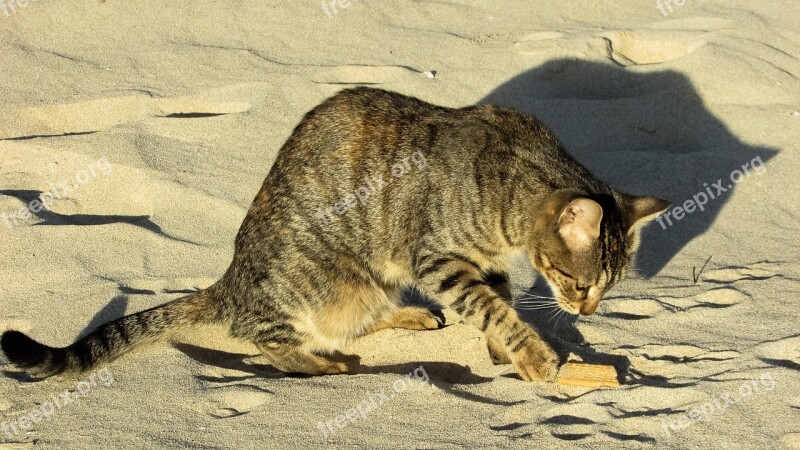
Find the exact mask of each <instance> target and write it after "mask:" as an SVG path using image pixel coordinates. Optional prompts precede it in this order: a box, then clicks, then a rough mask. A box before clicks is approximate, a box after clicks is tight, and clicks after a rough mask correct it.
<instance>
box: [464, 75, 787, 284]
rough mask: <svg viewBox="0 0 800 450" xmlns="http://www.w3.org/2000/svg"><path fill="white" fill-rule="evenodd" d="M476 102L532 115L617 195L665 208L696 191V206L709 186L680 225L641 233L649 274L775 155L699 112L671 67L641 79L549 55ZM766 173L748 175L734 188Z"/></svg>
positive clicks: (694, 94)
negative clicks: (745, 170) (657, 201)
mask: <svg viewBox="0 0 800 450" xmlns="http://www.w3.org/2000/svg"><path fill="white" fill-rule="evenodd" d="M479 103H483V104H496V105H502V106H509V107H513V108H515V109H518V110H521V111H524V112H526V113H529V114H533V115H534V116H536V117H538V118H539V119H540V120H542V121H543V122H544V123H545V124H547V125H548V126H549V127H550V128H552V129H553V131H554V132H555V133H556V135H557V136H559V138H560V139H561V140H562V142H563V143H564V145H565V147H566V148H567V150H568V151H569V152H570V153H571V154H572V155H573V156H574V157H575V158H576V159H578V160H579V161H580V162H581V163H582V164H584V165H585V166H586V167H587V168H589V169H590V170H591V171H592V172H593V173H595V174H596V175H597V176H598V177H599V178H601V179H603V180H605V181H607V182H608V183H610V184H611V185H612V186H614V187H615V188H617V189H620V190H622V191H624V192H628V193H631V194H637V195H652V196H656V197H662V198H666V199H668V200H671V201H672V203H673V208H674V207H676V206H681V205H683V204H684V203H685V202H686V201H688V200H692V199H693V197H694V196H695V195H697V196H698V200H700V201H702V197H701V196H700V195H699V194H700V193H705V196H706V197H710V195H708V191H707V188H708V189H709V190H710V192H711V193H712V194H713V195H714V196H715V197H714V198H708V200H707V202H706V204H705V205H704V206H703V210H702V211H701V210H699V209H698V208H696V207H695V209H694V210H693V212H692V213H687V214H685V216H683V217H682V218H681V219H680V220H676V219H674V218H671V219H670V221H671V223H672V224H671V225H670V224H669V223H668V222H667V221H666V220H664V219H662V223H663V224H664V225H663V227H662V226H661V225H660V224H658V223H657V222H655V223H653V224H651V225H649V226H648V227H646V228H645V229H644V230H643V235H642V242H643V244H642V246H641V248H640V250H639V254H638V256H637V270H638V271H639V272H640V273H641V274H642V275H643V276H645V277H648V278H649V277H652V276H655V275H656V274H657V273H658V272H659V271H661V270H662V269H663V268H664V267H665V266H666V265H667V264H668V263H669V262H670V261H671V260H672V258H673V257H675V255H676V254H677V253H678V252H680V251H681V250H682V249H683V248H684V247H685V246H686V245H687V244H688V243H689V242H690V241H691V240H692V239H694V238H695V237H697V236H700V235H702V234H703V233H705V232H707V231H708V230H709V229H710V227H711V225H712V224H713V223H714V220H715V219H716V218H717V217H718V215H719V214H720V212H721V211H722V208H723V206H724V205H725V204H726V203H727V202H728V201H729V200H730V198H731V196H732V193H733V191H735V190H736V183H733V182H732V181H731V178H730V176H731V174H733V173H735V172H734V171H736V170H739V171H741V170H742V166H743V165H745V164H750V167H754V168H755V166H757V165H758V161H761V162H763V163H767V162H768V161H769V160H770V159H771V158H772V157H774V156H775V155H776V154H777V153H778V151H777V149H773V148H768V147H760V146H753V145H748V144H746V143H744V142H742V141H741V140H739V139H738V138H737V137H736V136H735V135H734V133H733V132H732V131H731V130H730V129H729V128H728V127H727V126H726V125H725V124H723V123H722V122H721V121H720V120H719V119H718V118H717V117H715V116H714V114H713V113H712V112H711V111H709V109H708V108H706V106H705V104H704V102H703V99H702V98H701V96H700V94H699V93H698V91H697V90H696V89H695V87H694V85H693V84H692V82H691V80H690V79H689V78H688V77H687V76H686V75H684V74H681V73H679V72H676V71H673V70H663V71H649V72H647V73H643V72H639V71H633V70H630V69H627V68H625V67H622V66H619V65H612V64H604V63H600V62H590V61H581V60H576V59H555V60H551V61H548V62H546V63H544V64H542V65H540V66H538V67H535V68H533V69H531V70H528V71H526V72H523V73H521V74H519V75H517V76H515V77H513V78H512V79H510V80H509V81H507V82H505V83H503V84H502V85H500V86H498V87H497V88H495V89H494V90H493V91H492V92H491V93H489V94H488V95H487V96H486V97H484V98H483V99H482V100H481V101H480V102H479ZM759 158H760V159H759ZM766 170H767V168H766V166H763V165H762V166H760V169H758V170H754V169H751V170H750V175H748V176H745V177H744V178H743V179H742V180H741V181H740V182H741V183H745V184H746V183H748V181H751V180H750V178H751V177H759V176H762V175H763V174H764V173H765V171H766ZM736 176H738V175H736ZM720 179H721V180H722V184H721V185H720V186H721V187H722V188H723V189H726V192H724V193H720V194H718V193H717V189H716V188H715V187H712V185H713V184H714V183H717V181H718V180H720ZM728 185H731V188H728ZM717 195H719V196H717ZM690 208H691V207H690ZM698 264H702V261H699V263H698ZM689 276H690V274H686V277H687V279H688V278H689Z"/></svg>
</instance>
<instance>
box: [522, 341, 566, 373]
mask: <svg viewBox="0 0 800 450" xmlns="http://www.w3.org/2000/svg"><path fill="white" fill-rule="evenodd" d="M511 362H512V363H513V364H514V368H515V369H517V373H519V375H520V377H521V378H522V379H523V380H524V381H546V382H554V381H555V380H556V375H558V362H559V359H558V355H557V354H556V353H555V352H554V351H553V350H552V349H551V348H550V346H548V345H547V344H546V343H544V342H541V341H538V342H533V343H530V344H528V345H526V346H524V347H522V348H521V349H520V350H519V351H517V352H516V353H514V354H513V355H512V361H511Z"/></svg>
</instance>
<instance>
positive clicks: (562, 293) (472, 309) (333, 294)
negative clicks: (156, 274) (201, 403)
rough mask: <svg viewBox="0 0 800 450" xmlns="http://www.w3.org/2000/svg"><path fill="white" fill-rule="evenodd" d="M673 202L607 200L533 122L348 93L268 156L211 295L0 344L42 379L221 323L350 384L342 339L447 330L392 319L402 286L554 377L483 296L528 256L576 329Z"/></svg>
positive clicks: (488, 109) (503, 309)
mask: <svg viewBox="0 0 800 450" xmlns="http://www.w3.org/2000/svg"><path fill="white" fill-rule="evenodd" d="M367 194H369V195H367ZM669 206H670V203H669V202H668V201H666V200H661V199H658V198H654V197H641V196H633V195H628V194H624V193H621V192H619V191H616V190H614V189H612V188H611V187H610V186H609V185H608V184H606V183H604V182H603V181H600V180H599V179H597V178H596V177H595V176H593V175H592V174H591V173H590V172H589V170H587V169H586V168H584V167H583V166H581V165H580V164H579V163H578V162H577V161H576V160H575V159H573V158H572V157H571V156H570V155H569V154H568V153H567V152H566V151H565V149H564V148H563V146H562V144H561V143H560V142H559V140H558V139H557V138H556V136H555V135H554V134H553V132H552V131H550V130H549V129H548V128H547V127H546V126H545V125H543V124H542V123H541V122H539V121H538V120H537V119H535V118H534V117H531V116H529V115H526V114H522V113H520V112H517V111H515V110H512V109H508V108H503V107H498V106H492V105H476V106H469V107H465V108H460V109H452V108H446V107H441V106H435V105H432V104H429V103H426V102H423V101H421V100H419V99H416V98H412V97H408V96H404V95H401V94H398V93H394V92H389V91H385V90H380V89H373V88H366V87H358V88H351V89H346V90H343V91H341V92H339V93H338V94H336V95H334V96H332V97H330V98H328V99H327V100H325V101H324V102H323V103H321V104H320V105H318V106H316V107H315V108H314V109H312V110H311V111H310V112H308V113H307V114H306V115H305V117H304V118H303V119H302V121H301V122H300V123H299V124H298V125H297V126H296V128H295V129H294V131H293V133H292V134H291V136H290V137H289V138H288V140H287V141H286V143H285V144H284V145H283V146H282V148H281V149H280V151H279V153H278V156H277V159H276V161H275V163H274V165H273V166H272V169H271V170H270V172H269V174H268V175H267V177H266V179H265V181H264V183H263V185H262V187H261V189H260V191H259V192H258V193H257V195H256V197H255V200H254V201H253V203H252V205H251V206H250V209H249V211H248V213H247V215H246V217H245V219H244V221H243V223H242V225H241V228H240V229H239V232H238V234H237V236H236V239H235V248H234V254H233V261H232V263H231V265H230V266H229V268H228V269H227V271H226V272H225V274H224V275H223V276H222V278H221V279H220V280H219V281H217V282H216V283H214V284H213V285H211V286H210V287H208V288H206V289H203V290H201V291H199V292H197V293H195V294H192V295H189V296H187V297H184V298H181V299H178V300H175V301H172V302H170V303H167V304H164V305H162V306H158V307H156V308H152V309H148V310H146V311H141V312H138V313H136V314H132V315H129V316H126V317H122V318H120V319H117V320H114V321H112V322H109V323H106V324H104V325H101V326H100V327H99V328H97V329H96V330H94V331H93V332H91V333H90V334H88V335H87V336H85V337H83V338H82V339H80V340H78V341H77V342H75V343H73V344H72V345H69V346H67V347H64V348H54V347H49V346H46V345H44V344H41V343H39V342H37V341H35V340H33V339H31V338H30V337H28V336H27V335H25V334H24V333H21V332H19V331H13V330H11V331H6V332H5V333H4V334H3V335H2V339H0V346H1V347H2V350H3V352H4V353H5V355H6V356H7V358H8V359H9V360H10V362H12V363H13V364H15V365H16V366H17V367H19V368H22V369H25V370H27V371H28V372H29V373H30V374H32V375H35V376H39V377H47V376H51V375H56V374H63V373H79V372H82V371H87V370H89V369H91V368H93V367H96V366H98V365H99V364H100V363H106V362H109V361H111V360H112V359H114V358H116V357H118V356H120V355H122V354H123V353H125V352H127V351H128V350H131V349H132V348H134V347H137V346H139V345H141V344H143V343H146V342H151V341H155V340H158V339H162V338H165V337H167V336H169V335H171V334H172V333H174V332H176V331H178V330H182V329H185V328H187V327H192V326H197V325H202V324H223V325H225V326H226V327H229V330H230V331H229V332H230V335H231V336H232V337H234V338H239V339H243V340H247V341H250V342H252V343H253V344H255V346H256V347H257V348H258V349H259V350H260V352H261V353H262V356H263V358H264V359H265V360H266V362H268V363H269V364H270V365H272V366H274V367H275V368H276V369H278V370H280V371H283V372H287V373H299V374H311V375H321V374H338V373H346V372H348V370H350V369H351V367H349V366H348V363H346V362H341V361H337V360H336V359H335V358H331V357H330V356H331V355H333V354H334V353H337V352H338V349H340V348H341V347H342V345H343V344H345V343H346V342H348V341H349V340H351V339H354V338H356V337H359V336H363V335H365V334H368V333H372V332H375V331H378V330H381V329H385V328H407V329H413V330H428V329H437V328H440V327H442V326H443V325H444V322H443V320H442V319H440V316H441V315H440V314H436V313H435V312H434V311H430V310H429V309H427V308H423V307H413V306H403V304H402V301H401V298H400V297H401V296H400V292H401V290H403V289H405V288H409V287H411V288H415V289H417V290H418V291H419V292H420V293H422V294H423V295H425V296H427V297H428V298H430V299H432V300H434V301H436V302H438V303H439V304H441V305H444V306H448V307H450V308H452V309H453V310H455V311H456V312H457V313H459V314H460V315H461V316H462V317H463V318H464V319H465V321H466V322H467V323H469V324H472V325H474V326H476V327H478V328H479V329H480V330H482V331H483V332H484V333H485V335H486V339H487V345H488V350H489V353H490V354H491V356H492V358H493V359H494V360H495V361H496V362H497V363H511V364H513V366H514V368H515V370H516V371H517V373H518V374H519V376H520V377H521V378H522V379H523V380H526V381H528V380H543V381H553V380H554V379H555V376H556V372H557V370H558V364H559V358H558V356H557V355H556V353H555V352H554V351H553V349H552V348H551V346H550V345H549V344H548V343H547V342H545V341H544V340H543V339H542V338H541V337H540V335H539V334H538V333H537V332H536V331H535V330H534V329H533V328H532V327H531V326H529V325H528V324H526V323H524V322H523V321H521V320H520V318H519V316H518V314H517V312H516V310H515V309H514V307H513V305H512V304H511V303H510V302H509V301H508V300H509V299H508V298H506V297H504V296H503V295H501V294H500V293H499V292H498V289H495V288H494V285H496V284H502V283H504V282H507V280H508V276H507V273H508V270H509V264H510V263H509V258H510V257H512V256H513V255H516V254H518V253H524V254H526V255H527V257H528V258H529V260H530V262H531V263H532V264H533V266H534V268H535V269H536V270H537V271H538V272H539V273H540V274H541V275H542V276H543V277H544V278H545V279H546V280H547V282H548V284H549V286H550V288H551V289H552V292H553V296H554V298H556V299H557V302H558V305H559V306H560V307H561V308H562V309H564V310H565V311H567V312H569V313H571V314H583V315H590V314H592V313H593V312H594V311H595V310H596V308H597V306H598V303H599V302H600V299H601V298H602V296H603V294H604V293H605V292H607V291H608V290H609V289H610V288H611V287H612V286H614V285H615V284H617V283H618V282H619V281H620V280H621V279H622V278H623V276H624V274H625V272H626V268H627V267H628V266H630V265H631V259H632V257H633V255H634V253H635V252H636V249H637V247H638V234H639V233H638V232H639V229H640V228H641V226H642V225H644V224H645V223H647V222H649V221H650V220H652V219H654V218H655V217H657V216H658V215H659V214H660V213H661V212H663V211H664V210H666V209H667V208H668V207H669Z"/></svg>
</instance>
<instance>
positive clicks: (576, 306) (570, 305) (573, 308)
mask: <svg viewBox="0 0 800 450" xmlns="http://www.w3.org/2000/svg"><path fill="white" fill-rule="evenodd" d="M558 306H560V307H561V309H563V310H564V311H566V312H568V313H570V314H572V315H574V316H577V315H578V314H580V312H581V302H570V301H567V300H559V301H558Z"/></svg>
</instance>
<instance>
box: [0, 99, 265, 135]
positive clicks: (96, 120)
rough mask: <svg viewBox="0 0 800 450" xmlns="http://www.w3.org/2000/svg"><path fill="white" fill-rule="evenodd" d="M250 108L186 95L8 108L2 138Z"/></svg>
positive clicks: (81, 131) (0, 127) (0, 132)
mask: <svg viewBox="0 0 800 450" xmlns="http://www.w3.org/2000/svg"><path fill="white" fill-rule="evenodd" d="M249 109H250V104H249V103H243V102H230V103H229V102H211V101H204V100H198V99H194V98H185V97H184V98H151V97H140V96H127V97H114V98H101V99H97V100H89V101H86V102H79V103H69V104H65V105H51V106H40V107H32V108H21V109H17V110H13V111H11V112H8V113H6V114H4V115H2V116H0V140H4V139H13V140H20V139H32V138H36V137H48V136H62V135H71V134H87V133H94V132H96V131H101V130H105V129H108V128H111V127H114V126H117V125H120V124H124V123H129V122H136V121H140V120H144V119H146V118H148V117H174V118H193V117H209V116H218V115H223V114H234V113H240V112H244V111H247V110H249Z"/></svg>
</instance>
